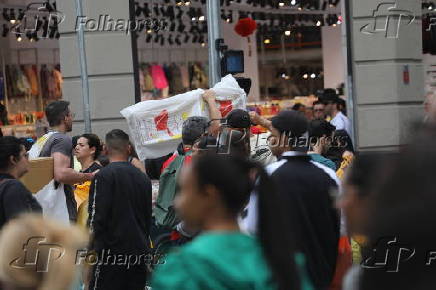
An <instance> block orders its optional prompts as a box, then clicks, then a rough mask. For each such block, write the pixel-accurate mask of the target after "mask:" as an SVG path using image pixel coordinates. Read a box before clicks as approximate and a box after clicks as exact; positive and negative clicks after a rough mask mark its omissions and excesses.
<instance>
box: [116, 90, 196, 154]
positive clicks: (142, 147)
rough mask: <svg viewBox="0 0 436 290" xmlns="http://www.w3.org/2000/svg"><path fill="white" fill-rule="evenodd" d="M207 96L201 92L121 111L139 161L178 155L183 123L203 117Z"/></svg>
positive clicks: (134, 106)
mask: <svg viewBox="0 0 436 290" xmlns="http://www.w3.org/2000/svg"><path fill="white" fill-rule="evenodd" d="M203 93H204V90H202V89H198V90H194V91H191V92H187V93H185V94H180V95H176V96H174V97H171V98H167V99H163V100H151V101H144V102H141V103H138V104H136V105H133V106H130V107H127V108H125V109H123V110H122V111H121V114H122V115H123V116H124V118H126V120H127V124H128V126H129V130H130V137H131V139H132V142H133V143H134V145H135V149H136V152H137V154H138V156H139V159H141V160H145V159H147V158H148V159H153V158H159V157H161V156H164V155H167V154H169V153H171V152H174V150H175V149H176V148H177V145H178V144H179V143H180V142H181V138H182V125H183V122H184V121H185V120H186V119H188V117H190V116H202V115H203V113H202V108H201V106H202V102H201V95H202V94H203Z"/></svg>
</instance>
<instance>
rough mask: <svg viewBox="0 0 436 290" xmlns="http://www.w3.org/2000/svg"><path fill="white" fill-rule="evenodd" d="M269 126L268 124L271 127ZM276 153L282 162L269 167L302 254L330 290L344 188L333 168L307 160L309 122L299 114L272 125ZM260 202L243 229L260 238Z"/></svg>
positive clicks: (253, 201) (253, 203)
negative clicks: (336, 197) (337, 198)
mask: <svg viewBox="0 0 436 290" xmlns="http://www.w3.org/2000/svg"><path fill="white" fill-rule="evenodd" d="M265 125H268V124H265ZM269 125H270V126H269V127H270V128H271V130H272V132H271V137H270V138H269V139H268V142H269V146H270V148H271V151H272V152H273V153H274V154H275V155H276V156H277V157H279V158H280V159H279V161H277V162H275V163H273V164H271V165H269V166H268V167H267V171H268V173H269V174H270V175H271V178H272V179H273V180H274V182H275V184H276V189H277V191H278V193H279V195H280V196H281V198H282V201H283V202H282V204H283V206H284V207H285V209H286V212H287V213H288V221H289V228H288V229H283V230H284V231H286V230H287V231H291V232H292V234H293V236H294V238H295V240H294V241H295V243H296V250H297V251H299V252H302V253H304V255H305V256H306V259H307V266H308V271H309V275H310V277H311V280H312V281H313V283H314V284H315V288H316V289H327V288H328V286H329V284H330V282H331V280H332V278H333V275H334V272H335V267H336V258H337V249H338V240H339V216H338V211H337V210H336V209H335V207H334V202H333V199H332V197H331V194H330V193H331V190H337V188H338V186H339V182H338V179H337V177H336V174H335V172H334V171H333V170H331V169H330V168H327V167H325V166H323V165H322V164H318V163H315V162H313V161H312V160H311V158H310V156H308V155H307V145H308V144H307V143H308V134H307V131H308V121H307V119H306V117H305V116H304V115H302V114H300V113H298V112H295V111H282V112H280V113H279V114H278V115H277V116H275V117H274V118H272V121H271V122H270V123H269ZM256 213H257V196H256V194H253V195H252V196H251V198H250V202H249V205H248V214H247V217H246V218H245V219H244V220H243V222H242V229H244V230H246V231H248V232H251V233H254V229H256V224H257V217H256Z"/></svg>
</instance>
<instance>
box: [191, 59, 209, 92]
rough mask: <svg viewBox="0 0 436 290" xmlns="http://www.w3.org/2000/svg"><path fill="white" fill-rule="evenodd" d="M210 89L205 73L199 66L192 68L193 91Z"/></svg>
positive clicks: (195, 65)
mask: <svg viewBox="0 0 436 290" xmlns="http://www.w3.org/2000/svg"><path fill="white" fill-rule="evenodd" d="M207 87H208V79H207V76H206V75H205V73H204V71H203V70H202V68H201V67H200V66H199V65H198V64H194V65H192V67H191V89H200V88H207Z"/></svg>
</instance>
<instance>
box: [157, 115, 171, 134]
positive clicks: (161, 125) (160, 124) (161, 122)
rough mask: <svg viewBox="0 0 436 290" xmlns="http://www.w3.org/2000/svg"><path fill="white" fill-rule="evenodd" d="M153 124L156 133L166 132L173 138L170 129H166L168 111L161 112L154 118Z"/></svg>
mask: <svg viewBox="0 0 436 290" xmlns="http://www.w3.org/2000/svg"><path fill="white" fill-rule="evenodd" d="M154 123H155V124H156V129H157V130H158V131H167V132H168V135H170V136H173V133H171V131H170V129H168V111H167V110H163V111H162V112H160V113H159V115H157V116H156V117H155V118H154Z"/></svg>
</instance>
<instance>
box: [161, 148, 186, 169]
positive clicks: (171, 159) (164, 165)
mask: <svg viewBox="0 0 436 290" xmlns="http://www.w3.org/2000/svg"><path fill="white" fill-rule="evenodd" d="M189 150H191V149H186V148H185V149H184V151H185V153H186V152H188V151H189ZM177 156H179V153H177V152H176V153H174V154H173V156H171V157H170V158H168V160H167V161H165V162H164V164H163V165H162V169H161V171H160V173H161V174H162V173H163V172H164V170H165V169H166V168H167V167H168V166H170V164H171V162H173V161H174V159H176V157H177ZM191 161H192V156H191V155H188V156H186V158H185V160H183V166H185V165H186V164H189V163H191Z"/></svg>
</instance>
